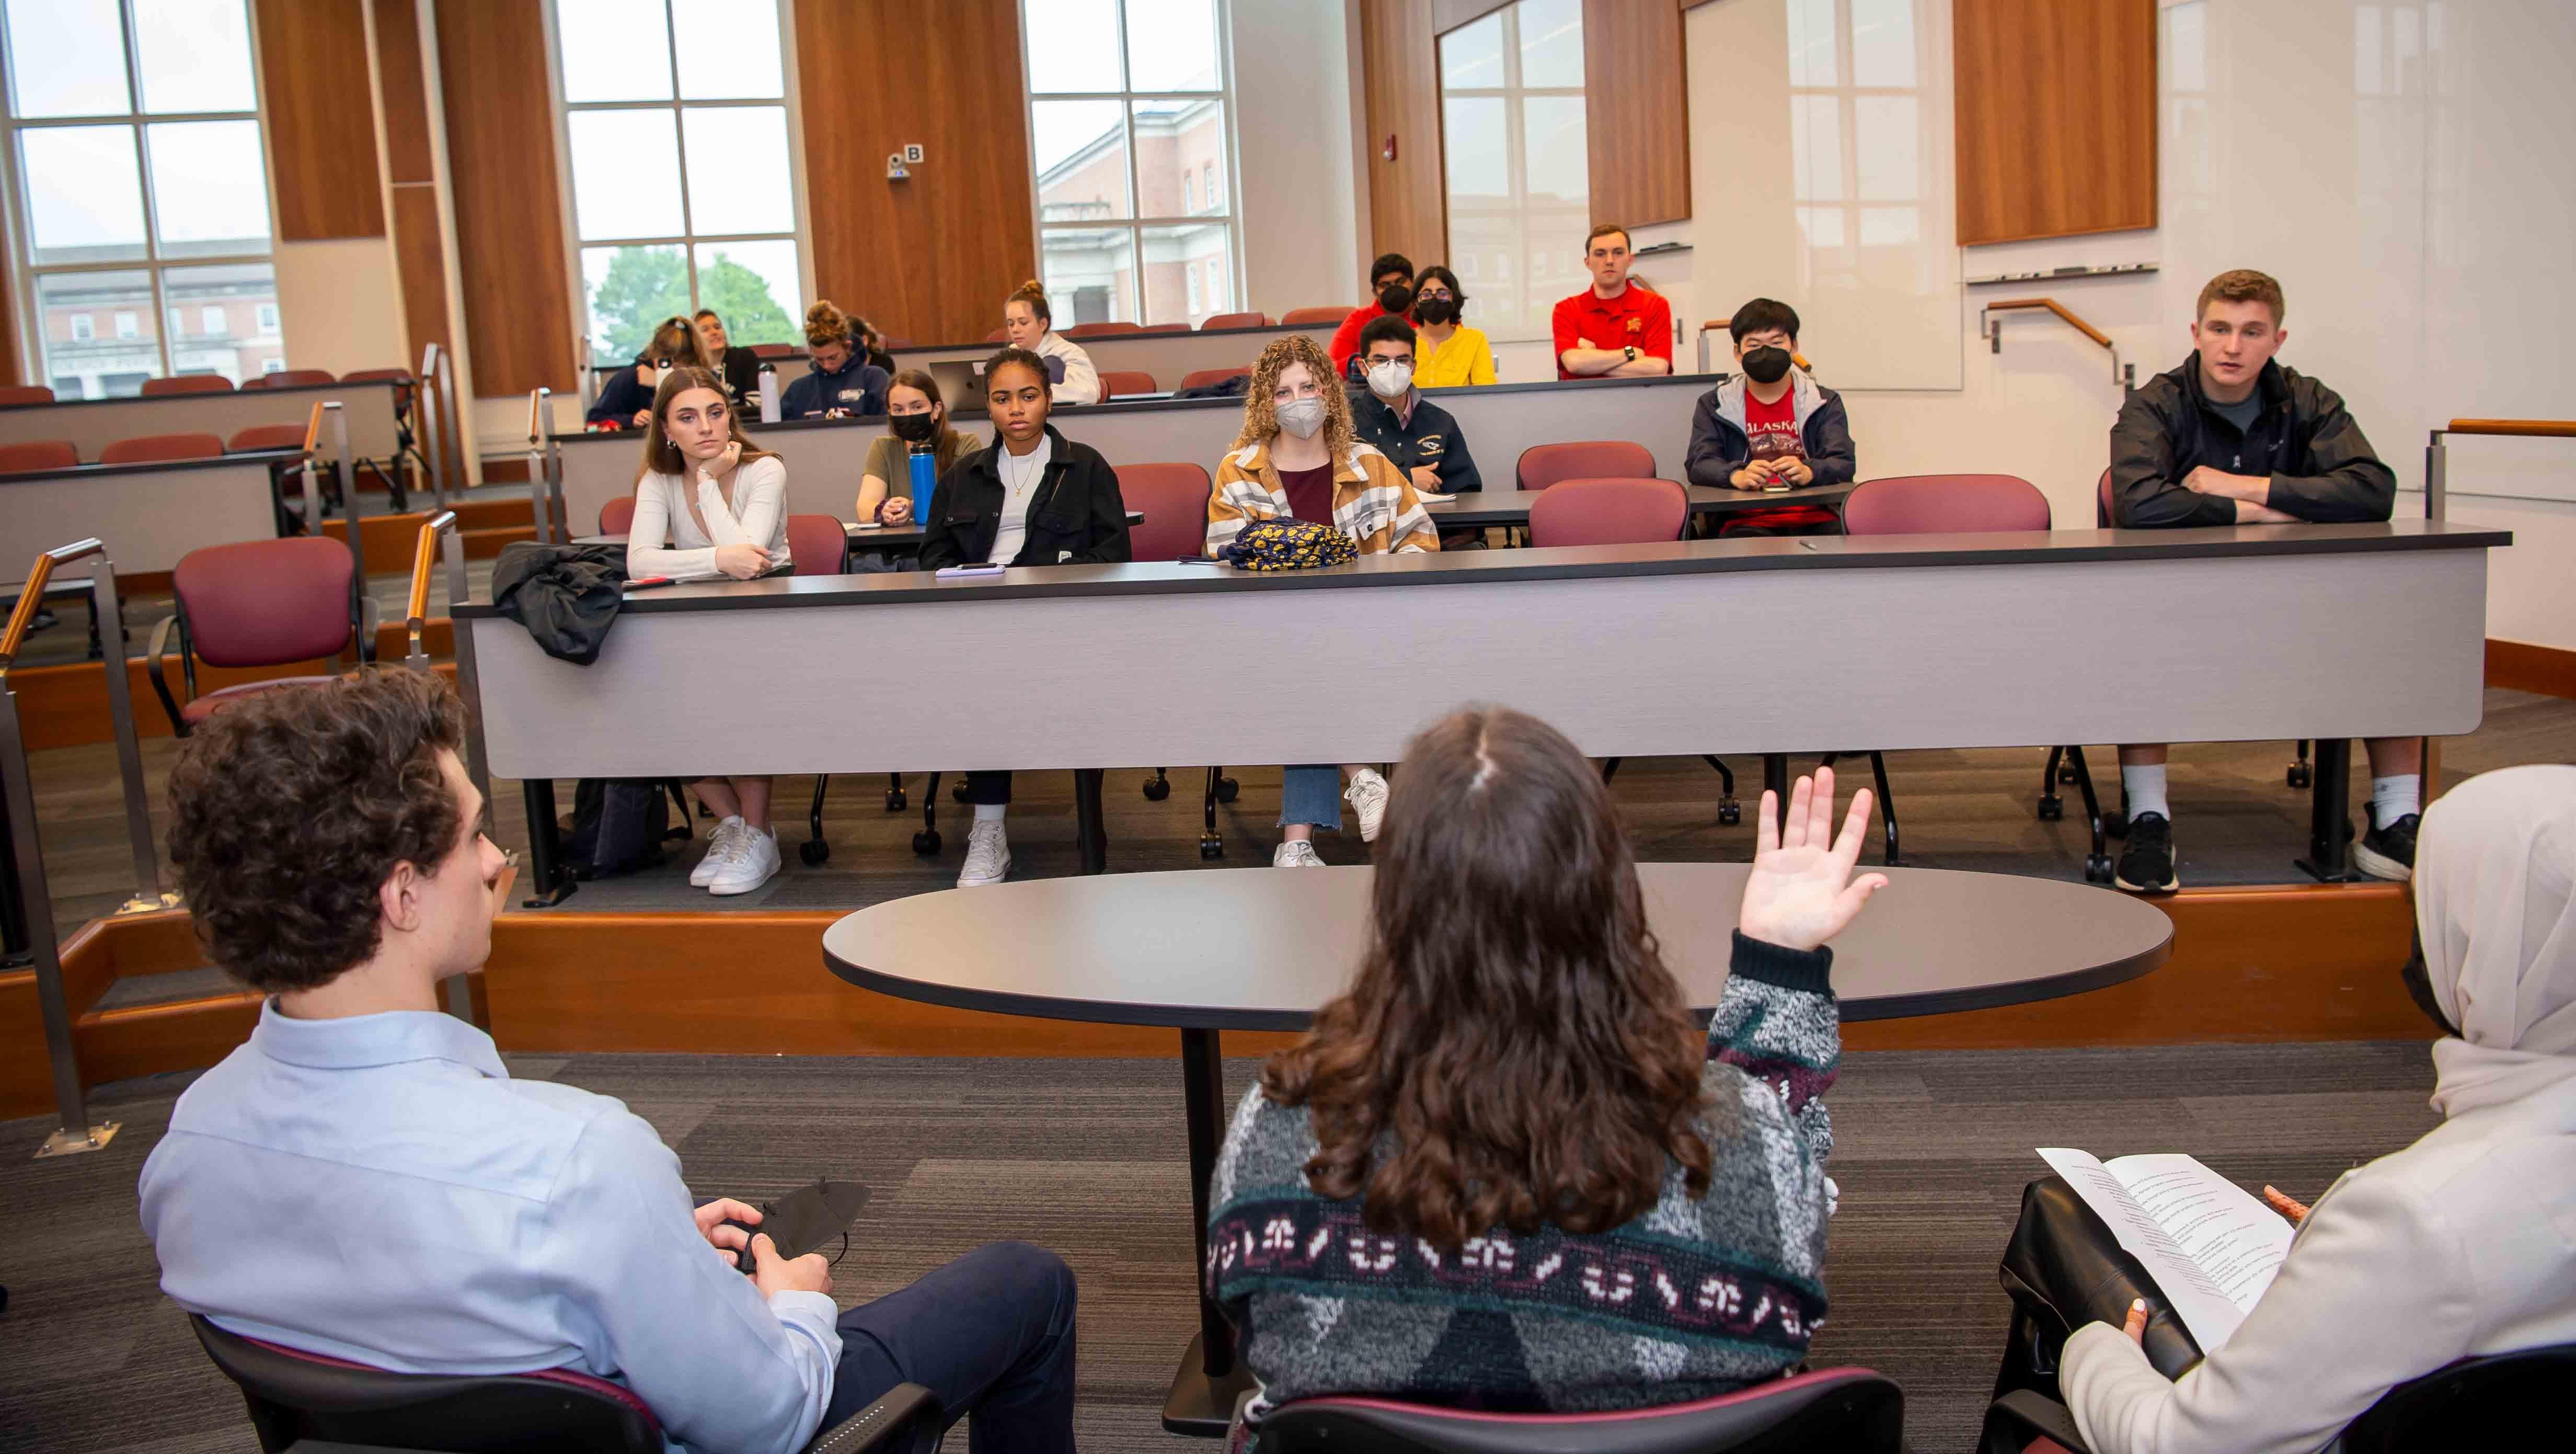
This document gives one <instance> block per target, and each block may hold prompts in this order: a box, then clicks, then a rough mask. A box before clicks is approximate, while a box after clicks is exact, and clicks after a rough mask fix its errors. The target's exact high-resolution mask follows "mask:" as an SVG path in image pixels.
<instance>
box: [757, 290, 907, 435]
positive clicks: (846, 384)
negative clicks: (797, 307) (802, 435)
mask: <svg viewBox="0 0 2576 1454" xmlns="http://www.w3.org/2000/svg"><path fill="white" fill-rule="evenodd" d="M805 353H806V357H807V360H808V361H809V363H810V364H811V366H812V371H811V372H809V373H807V374H806V375H805V377H803V378H801V379H798V380H796V381H795V382H794V383H791V384H789V385H788V386H787V387H786V388H785V389H783V390H781V391H780V395H781V397H780V400H779V413H780V414H781V415H782V416H783V417H785V418H789V419H814V418H819V417H821V416H822V415H825V414H834V413H838V414H845V415H853V416H855V415H875V414H882V413H884V412H885V404H886V385H887V384H888V383H890V382H892V380H891V378H890V376H889V375H888V374H887V373H886V371H885V370H883V369H881V368H878V367H877V366H876V365H875V364H872V363H870V362H868V360H867V355H865V354H863V353H861V352H860V351H859V341H858V334H857V332H856V331H855V330H854V329H852V328H851V326H850V315H848V314H847V313H844V312H842V311H841V310H840V309H838V308H835V307H833V306H832V300H831V299H829V298H826V299H824V300H823V301H822V302H819V303H817V304H815V305H814V306H813V307H811V308H809V309H807V310H806V311H805Z"/></svg>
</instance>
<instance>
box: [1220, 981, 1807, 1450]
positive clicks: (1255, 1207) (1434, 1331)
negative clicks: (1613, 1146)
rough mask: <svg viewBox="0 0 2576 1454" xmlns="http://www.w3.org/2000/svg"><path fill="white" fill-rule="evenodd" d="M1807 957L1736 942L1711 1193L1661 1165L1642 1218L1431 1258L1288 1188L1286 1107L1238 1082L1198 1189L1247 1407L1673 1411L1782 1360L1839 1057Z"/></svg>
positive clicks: (1722, 1019)
mask: <svg viewBox="0 0 2576 1454" xmlns="http://www.w3.org/2000/svg"><path fill="white" fill-rule="evenodd" d="M1832 963H1833V951H1831V950H1830V949H1820V950H1816V951H1814V952H1812V953H1806V952H1800V951H1796V950H1790V949H1784V948H1781V947H1779V946H1777V945H1772V944H1766V943H1763V942H1761V941H1758V940H1753V939H1747V938H1745V937H1744V936H1743V935H1741V934H1738V935H1736V936H1735V949H1734V959H1733V964H1732V969H1731V973H1730V974H1729V976H1728V979H1727V982H1726V989H1725V993H1724V994H1723V996H1722V997H1721V998H1720V1000H1719V1002H1718V1007H1717V1014H1716V1017H1715V1018H1714V1019H1713V1020H1712V1021H1711V1022H1710V1024H1709V1038H1708V1046H1709V1063H1708V1067H1707V1070H1706V1072H1705V1073H1704V1074H1703V1076H1702V1078H1701V1084H1702V1085H1703V1086H1704V1087H1705V1088H1706V1089H1707V1090H1708V1092H1709V1093H1710V1099H1711V1101H1712V1104H1711V1105H1710V1106H1709V1108H1708V1109H1707V1111H1706V1112H1704V1113H1703V1115H1702V1116H1701V1118H1700V1120H1699V1121H1698V1123H1697V1124H1698V1127H1699V1130H1700V1133H1701V1134H1702V1135H1704V1136H1705V1137H1706V1138H1707V1139H1708V1143H1709V1146H1710V1149H1711V1151H1712V1152H1713V1153H1714V1154H1713V1157H1712V1159H1711V1162H1710V1168H1709V1172H1710V1174H1709V1187H1708V1193H1707V1195H1705V1196H1702V1197H1700V1198H1698V1199H1696V1200H1694V1199H1692V1198H1691V1197H1690V1195H1689V1194H1688V1193H1687V1192H1686V1191H1685V1190H1684V1188H1683V1178H1682V1170H1681V1167H1680V1165H1679V1164H1678V1163H1671V1164H1668V1165H1667V1168H1666V1175H1665V1180H1664V1187H1663V1194H1662V1196H1661V1198H1660V1199H1659V1200H1658V1201H1657V1202H1656V1204H1655V1205H1654V1207H1653V1208H1652V1209H1651V1210H1649V1211H1647V1212H1646V1213H1645V1214H1644V1215H1642V1216H1640V1217H1638V1218H1636V1219H1635V1220H1633V1221H1631V1222H1628V1223H1627V1224H1625V1225H1624V1226H1620V1227H1617V1228H1615V1229H1613V1230H1611V1231H1608V1232H1604V1233H1599V1234H1595V1235H1591V1236H1580V1235H1576V1234H1573V1233H1569V1232H1564V1231H1560V1230H1558V1229H1556V1228H1553V1227H1542V1228H1540V1229H1539V1230H1537V1231H1535V1232H1532V1233H1530V1234H1528V1235H1520V1234H1516V1233H1513V1232H1510V1231H1508V1230H1507V1229H1503V1228H1496V1229H1494V1230H1493V1231H1491V1232H1489V1233H1487V1234H1486V1235H1485V1236H1482V1237H1478V1238H1472V1239H1470V1240H1469V1241H1468V1242H1467V1244H1466V1246H1465V1247H1464V1248H1463V1249H1461V1250H1460V1251H1458V1252H1456V1253H1443V1252H1441V1251H1438V1250H1436V1249H1434V1248H1433V1247H1431V1246H1430V1245H1429V1244H1427V1243H1425V1242H1423V1241H1421V1240H1420V1239H1418V1238H1414V1237H1409V1236H1394V1237H1386V1236H1379V1235H1376V1234H1374V1233H1371V1232H1370V1231H1368V1230H1367V1229H1366V1227H1364V1226H1363V1225H1362V1222H1361V1218H1360V1203H1359V1201H1358V1200H1356V1199H1352V1200H1346V1201H1333V1200H1328V1199H1326V1198H1325V1197H1323V1196H1321V1195H1319V1194H1317V1193H1316V1192H1315V1190H1314V1189H1313V1188H1312V1187H1311V1186H1309V1185H1308V1184H1307V1180H1306V1173H1305V1165H1306V1162H1307V1160H1308V1159H1309V1158H1311V1157H1312V1156H1314V1155H1315V1153H1316V1150H1317V1146H1316V1141H1315V1135H1314V1131H1313V1128H1312V1124H1311V1122H1310V1120H1309V1118H1308V1113H1307V1110H1306V1108H1305V1107H1303V1106H1298V1107H1293V1108H1292V1107H1284V1106H1279V1105H1275V1104H1273V1103H1272V1102H1271V1101H1270V1100H1269V1099H1268V1098H1267V1097H1265V1096H1264V1095H1263V1094H1262V1093H1261V1088H1260V1087H1259V1086H1257V1085H1256V1086H1254V1087H1253V1088H1252V1090H1251V1092H1250V1093H1249V1094H1247V1095H1246V1096H1245V1097H1244V1098H1243V1103H1242V1105H1241V1106H1240V1107H1239V1108H1238V1109H1237V1111H1236V1112H1235V1117H1234V1123H1233V1126H1232V1128H1231V1129H1230V1130H1229V1131H1228V1132H1227V1134H1226V1141H1225V1147H1224V1150H1223V1152H1222V1153H1221V1154H1220V1156H1219V1157H1218V1160H1217V1166H1216V1175H1215V1179H1214V1181H1213V1183H1212V1184H1211V1186H1210V1188H1209V1202H1210V1204H1211V1206H1212V1207H1213V1208H1214V1210H1212V1211H1211V1212H1210V1213H1209V1215H1208V1266H1207V1268H1206V1275H1207V1278H1208V1282H1209V1287H1210V1290H1211V1292H1212V1294H1213V1296H1214V1297H1215V1298H1216V1300H1217V1301H1218V1302H1219V1303H1221V1304H1222V1305H1223V1306H1224V1308H1225V1310H1226V1313H1227V1314H1228V1316H1229V1317H1231V1318H1232V1319H1233V1321H1234V1324H1235V1327H1236V1329H1237V1333H1238V1338H1239V1344H1240V1347H1241V1350H1242V1354H1243V1357H1244V1359H1245V1361H1246V1363H1247V1364H1248V1365H1249V1366H1250V1368H1251V1369H1252V1371H1253V1373H1254V1374H1255V1375H1256V1376H1258V1377H1259V1378H1260V1380H1261V1383H1262V1387H1263V1395H1262V1398H1261V1400H1260V1405H1257V1406H1256V1410H1255V1417H1257V1416H1258V1408H1259V1407H1260V1406H1266V1405H1275V1404H1279V1403H1284V1402H1286V1401H1288V1400H1291V1399H1299V1398H1308V1397H1313V1396H1316V1395H1321V1394H1354V1395H1357V1394H1367V1395H1377V1396H1382V1397H1391V1398H1399V1399H1406V1400H1411V1401H1417V1402H1422V1403H1432V1404H1442V1405H1450V1406H1457V1407H1469V1408H1481V1409H1491V1410H1499V1411H1514V1412H1533V1411H1548V1410H1556V1411H1575V1410H1597V1409H1619V1408H1635V1407H1644V1406H1648V1405H1653V1404H1666V1403H1680V1402H1685V1401H1688V1400H1691V1399H1697V1398H1706V1397H1710V1396H1713V1395H1716V1394H1721V1393H1725V1392H1728V1391H1730V1390H1733V1389H1736V1388H1740V1387H1743V1386H1744V1385H1746V1384H1750V1383H1756V1382H1760V1381H1761V1380H1763V1379H1767V1378H1770V1377H1772V1376H1774V1375H1776V1374H1779V1373H1780V1372H1782V1371H1783V1370H1785V1369H1788V1368H1790V1367H1792V1366H1794V1365H1795V1364H1797V1363H1798V1362H1800V1361H1801V1360H1802V1359H1803V1358H1804V1357H1805V1355H1806V1350H1807V1340H1808V1339H1809V1338H1810V1337H1812V1336H1813V1335H1814V1333H1815V1331H1816V1329H1817V1327H1818V1326H1819V1325H1821V1324H1822V1323H1823V1321H1824V1317H1825V1288H1824V1261H1825V1222H1826V1217H1827V1214H1828V1208H1827V1205H1826V1187H1825V1169H1824V1162H1825V1157H1826V1154H1827V1153H1828V1152H1829V1151H1830V1150H1831V1149H1832V1145H1833V1131H1832V1123H1831V1121H1830V1119H1829V1118H1828V1116H1827V1114H1826V1111H1825V1102H1824V1092H1825V1088H1826V1087H1827V1086H1829V1085H1831V1084H1832V1083H1833V1079H1834V1073H1835V1067H1836V1065H1837V1064H1838V1063H1839V1062H1840V1060H1841V1056H1842V1035H1841V1029H1840V1018H1839V1015H1838V1013H1837V1010H1836V1007H1835V1003H1834V997H1833V993H1832V990H1831V989H1830V988H1829V983H1830V981H1829V977H1828V972H1829V969H1830V966H1831V965H1832Z"/></svg>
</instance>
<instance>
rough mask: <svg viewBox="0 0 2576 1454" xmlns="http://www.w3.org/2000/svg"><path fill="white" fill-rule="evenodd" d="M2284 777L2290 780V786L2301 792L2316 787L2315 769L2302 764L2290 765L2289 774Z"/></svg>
mask: <svg viewBox="0 0 2576 1454" xmlns="http://www.w3.org/2000/svg"><path fill="white" fill-rule="evenodd" d="M2284 776H2286V777H2287V778H2288V779H2289V780H2290V786H2292V787H2294V788H2297V789H2299V790H2301V791H2302V792H2304V791H2306V790H2307V789H2309V788H2312V787H2315V786H2316V785H2317V774H2316V769H2314V768H2312V767H2310V766H2308V765H2307V764H2306V763H2304V762H2294V763H2291V764H2290V770H2289V772H2287V773H2286V774H2284Z"/></svg>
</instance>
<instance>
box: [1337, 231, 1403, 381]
mask: <svg viewBox="0 0 2576 1454" xmlns="http://www.w3.org/2000/svg"><path fill="white" fill-rule="evenodd" d="M1369 287H1370V289H1371V290H1373V291H1374V292H1375V293H1376V294H1377V301H1376V302H1374V303H1369V304H1364V305H1362V306H1360V307H1357V308H1354V309H1352V310H1351V316H1350V317H1348V318H1345V319H1343V320H1342V326H1341V327H1339V328H1336V329H1334V330H1333V346H1332V347H1331V348H1328V349H1326V350H1325V352H1326V353H1329V354H1331V355H1332V359H1333V371H1334V372H1335V373H1338V374H1340V375H1341V376H1342V377H1343V378H1345V379H1348V378H1352V377H1354V375H1353V374H1352V372H1351V360H1352V359H1354V358H1357V357H1358V356H1359V351H1360V330H1361V329H1363V328H1366V327H1368V326H1369V322H1370V320H1372V319H1377V318H1388V317H1402V316H1403V315H1404V314H1405V312H1406V311H1407V310H1409V309H1411V308H1412V307H1413V259H1411V258H1409V257H1406V256H1405V255H1404V254H1402V253H1400V252H1391V253H1387V254H1386V255H1384V256H1382V257H1380V258H1379V259H1378V260H1377V261H1376V262H1374V263H1371V264H1369Z"/></svg>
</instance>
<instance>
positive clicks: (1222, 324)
mask: <svg viewBox="0 0 2576 1454" xmlns="http://www.w3.org/2000/svg"><path fill="white" fill-rule="evenodd" d="M1269 326H1270V315H1269V314H1267V313H1211V314H1209V315H1208V320H1207V322H1205V323H1202V324H1200V325H1199V330H1200V331H1201V332H1206V331H1207V330H1209V329H1212V328H1268V327H1269Z"/></svg>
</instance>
